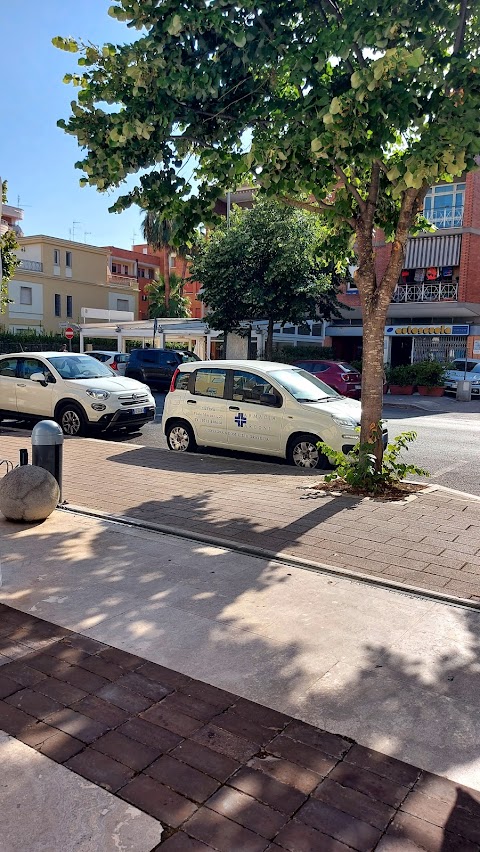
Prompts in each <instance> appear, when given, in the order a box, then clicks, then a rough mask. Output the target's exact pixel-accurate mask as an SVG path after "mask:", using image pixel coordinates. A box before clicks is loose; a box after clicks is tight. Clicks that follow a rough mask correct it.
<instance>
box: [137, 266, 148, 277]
mask: <svg viewBox="0 0 480 852" xmlns="http://www.w3.org/2000/svg"><path fill="white" fill-rule="evenodd" d="M145 272H146V270H145V269H142V268H140V269H139V270H138V277H139V278H146V277H147V276H146V275H145Z"/></svg>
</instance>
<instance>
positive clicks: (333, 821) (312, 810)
mask: <svg viewBox="0 0 480 852" xmlns="http://www.w3.org/2000/svg"><path fill="white" fill-rule="evenodd" d="M296 818H297V819H298V820H300V821H301V822H305V823H306V824H307V825H311V826H312V827H313V828H316V829H317V831H322V832H324V833H325V834H327V835H328V836H329V837H333V838H334V839H335V840H340V841H341V842H342V843H345V844H346V845H347V846H351V847H352V849H356V850H358V852H370V850H371V849H372V848H374V847H375V844H376V843H377V842H378V840H379V839H380V837H381V835H382V834H383V831H382V830H381V829H378V828H374V826H372V825H369V824H368V823H367V822H364V821H363V820H360V819H356V817H353V816H350V814H347V813H345V812H344V811H340V810H338V808H334V807H332V806H331V805H327V804H325V803H324V802H320V801H318V800H316V799H309V800H308V802H306V803H305V804H304V805H302V807H301V808H300V810H299V811H298V813H297V815H296Z"/></svg>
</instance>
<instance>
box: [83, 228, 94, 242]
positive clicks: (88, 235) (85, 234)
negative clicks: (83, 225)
mask: <svg viewBox="0 0 480 852" xmlns="http://www.w3.org/2000/svg"><path fill="white" fill-rule="evenodd" d="M91 236H92V232H91V231H84V232H83V241H84V243H86V242H87V237H91Z"/></svg>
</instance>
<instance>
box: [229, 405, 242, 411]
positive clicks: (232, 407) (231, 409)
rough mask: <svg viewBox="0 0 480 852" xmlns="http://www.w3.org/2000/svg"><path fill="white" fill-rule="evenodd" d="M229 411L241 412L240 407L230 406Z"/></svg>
mask: <svg viewBox="0 0 480 852" xmlns="http://www.w3.org/2000/svg"><path fill="white" fill-rule="evenodd" d="M228 409H229V411H240V409H239V407H238V405H229V406H228Z"/></svg>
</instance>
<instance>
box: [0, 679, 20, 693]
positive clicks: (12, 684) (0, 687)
mask: <svg viewBox="0 0 480 852" xmlns="http://www.w3.org/2000/svg"><path fill="white" fill-rule="evenodd" d="M19 689H21V686H20V684H19V683H17V682H16V681H15V680H12V679H11V678H10V677H7V676H4V675H3V674H0V698H7V697H8V696H9V695H12V694H13V693H14V692H18V690H19Z"/></svg>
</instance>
